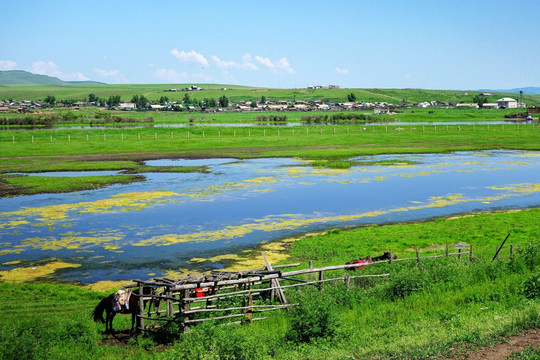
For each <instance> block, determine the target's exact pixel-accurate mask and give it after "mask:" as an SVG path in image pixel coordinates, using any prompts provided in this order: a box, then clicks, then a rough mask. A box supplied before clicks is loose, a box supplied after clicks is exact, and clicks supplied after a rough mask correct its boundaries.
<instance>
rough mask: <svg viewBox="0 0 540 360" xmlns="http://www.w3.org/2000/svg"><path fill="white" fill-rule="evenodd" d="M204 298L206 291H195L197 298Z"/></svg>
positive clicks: (197, 289)
mask: <svg viewBox="0 0 540 360" xmlns="http://www.w3.org/2000/svg"><path fill="white" fill-rule="evenodd" d="M203 296H204V291H203V289H202V288H196V289H195V297H198V298H201V297H203Z"/></svg>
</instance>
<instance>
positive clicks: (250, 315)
mask: <svg viewBox="0 0 540 360" xmlns="http://www.w3.org/2000/svg"><path fill="white" fill-rule="evenodd" d="M247 306H248V308H247V309H246V318H247V319H248V321H249V323H250V324H251V323H253V308H252V306H253V295H252V294H251V284H250V285H249V295H248V303H247Z"/></svg>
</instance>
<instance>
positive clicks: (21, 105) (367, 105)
mask: <svg viewBox="0 0 540 360" xmlns="http://www.w3.org/2000/svg"><path fill="white" fill-rule="evenodd" d="M186 89H190V90H186ZM186 89H183V91H196V90H200V89H201V88H199V87H197V86H191V87H189V88H186ZM165 91H171V92H172V91H178V90H176V89H169V90H165ZM480 95H483V96H485V95H489V96H493V95H492V94H480ZM44 105H45V107H46V103H45V102H43V101H11V102H10V101H6V100H3V101H2V100H0V112H34V111H39V110H42V109H43V107H44ZM56 106H57V107H70V108H72V109H78V108H80V107H83V106H97V105H96V104H94V103H85V102H82V101H79V102H76V103H73V104H69V105H68V104H62V103H57V104H56ZM454 106H455V107H466V106H468V107H474V108H478V107H479V105H478V104H475V103H457V104H453V103H448V102H442V101H425V102H421V103H419V104H417V105H404V104H391V103H386V102H373V103H371V102H343V103H329V102H323V101H321V100H314V101H287V100H280V101H266V102H260V101H255V102H252V101H238V102H229V106H228V107H227V108H204V106H203V108H202V109H200V108H199V107H195V106H193V105H186V104H182V102H179V101H178V102H175V101H171V102H168V103H167V104H164V105H157V104H151V105H149V106H148V108H146V109H142V110H150V111H184V110H187V111H204V112H234V111H237V112H248V111H249V112H253V111H267V110H269V111H346V110H373V112H374V114H375V115H379V114H392V109H398V108H413V107H420V108H428V107H454ZM482 107H483V108H493V109H513V108H525V107H526V105H525V104H523V103H520V102H518V101H517V100H515V99H512V98H509V97H503V98H501V99H499V100H497V101H496V102H495V103H484V104H483V106H482ZM114 109H116V110H124V111H130V110H141V109H138V108H137V106H136V104H135V103H130V102H124V103H120V104H119V105H118V106H116V107H114Z"/></svg>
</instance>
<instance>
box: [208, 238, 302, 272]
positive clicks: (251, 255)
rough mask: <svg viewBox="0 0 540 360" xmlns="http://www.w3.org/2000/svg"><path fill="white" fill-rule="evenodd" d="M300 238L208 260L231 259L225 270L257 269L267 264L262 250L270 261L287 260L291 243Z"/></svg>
mask: <svg viewBox="0 0 540 360" xmlns="http://www.w3.org/2000/svg"><path fill="white" fill-rule="evenodd" d="M298 239H299V238H288V239H284V240H280V241H273V242H271V243H265V244H262V245H260V246H258V247H257V248H256V249H252V250H244V251H241V252H240V253H238V254H225V255H219V256H214V257H212V258H209V259H208V260H210V261H212V262H220V261H223V260H229V261H230V262H231V263H232V264H231V265H229V266H227V267H225V268H224V269H223V270H224V271H240V270H247V269H257V268H261V267H264V266H265V263H264V259H263V258H262V255H261V251H264V254H265V256H266V259H267V260H268V262H270V263H272V264H275V263H278V262H283V261H286V260H287V259H288V258H289V255H288V253H287V250H288V248H289V246H290V244H291V243H292V242H294V241H297V240H298Z"/></svg>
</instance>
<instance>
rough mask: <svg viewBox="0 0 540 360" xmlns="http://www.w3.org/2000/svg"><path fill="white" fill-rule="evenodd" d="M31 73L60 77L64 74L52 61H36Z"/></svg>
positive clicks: (31, 67)
mask: <svg viewBox="0 0 540 360" xmlns="http://www.w3.org/2000/svg"><path fill="white" fill-rule="evenodd" d="M30 72H33V73H34V74H40V75H48V76H55V77H60V76H62V73H61V72H60V71H59V70H58V66H57V65H56V64H55V63H53V62H52V61H48V62H45V61H36V62H35V63H33V64H32V66H30Z"/></svg>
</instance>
